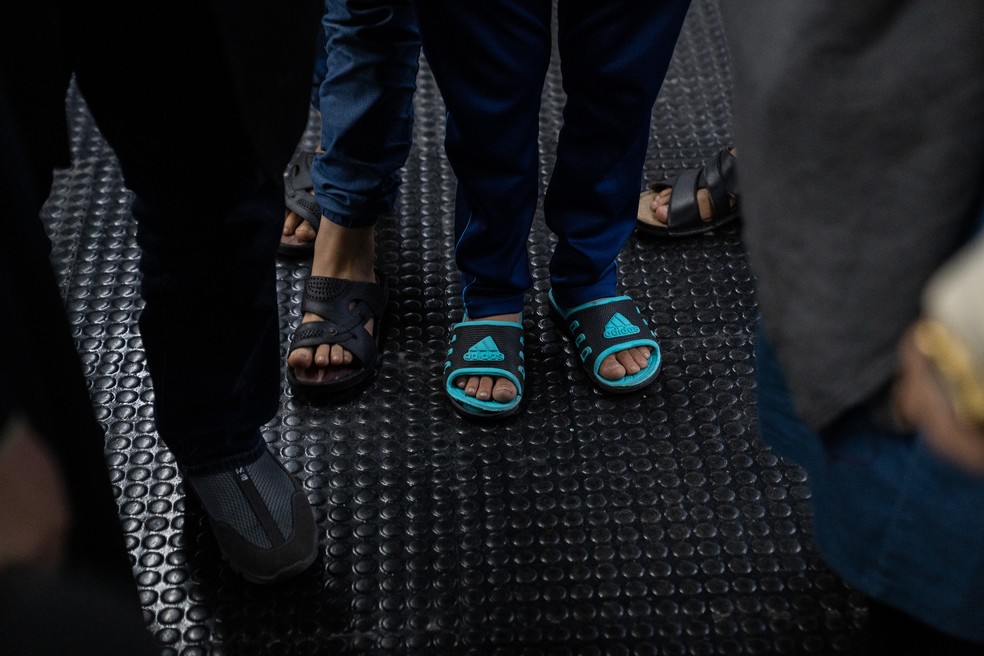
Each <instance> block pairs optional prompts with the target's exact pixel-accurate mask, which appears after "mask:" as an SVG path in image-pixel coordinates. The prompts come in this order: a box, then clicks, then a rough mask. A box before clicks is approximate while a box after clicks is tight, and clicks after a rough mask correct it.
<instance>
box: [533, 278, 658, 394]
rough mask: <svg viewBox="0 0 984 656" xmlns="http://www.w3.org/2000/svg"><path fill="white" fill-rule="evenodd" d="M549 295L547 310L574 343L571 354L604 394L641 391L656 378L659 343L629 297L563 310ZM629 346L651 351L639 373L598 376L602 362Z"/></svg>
mask: <svg viewBox="0 0 984 656" xmlns="http://www.w3.org/2000/svg"><path fill="white" fill-rule="evenodd" d="M549 296H550V305H551V307H552V308H553V309H554V311H555V312H556V313H557V314H559V315H560V320H561V321H560V323H561V326H563V328H564V330H565V331H566V332H567V334H568V336H569V337H570V338H571V339H572V340H573V341H574V352H575V353H577V354H578V357H579V358H580V359H581V364H582V365H584V369H585V371H587V372H588V376H589V377H590V378H591V380H592V381H593V382H594V383H595V385H597V386H598V387H600V388H601V389H603V390H604V391H606V392H615V393H616V394H624V393H627V392H634V391H636V390H638V389H642V388H643V387H645V386H646V385H648V384H650V383H651V382H653V381H654V380H655V379H656V374H657V373H659V366H660V362H661V357H660V350H659V344H657V343H656V335H655V333H653V331H652V329H651V328H650V327H649V322H648V321H647V320H646V319H644V318H643V316H642V312H640V311H639V308H638V306H637V305H636V304H635V301H633V300H632V299H631V298H630V297H628V296H612V297H610V298H602V299H599V300H597V301H591V302H590V303H584V304H582V305H578V306H576V307H573V308H570V309H569V310H564V309H561V307H560V306H559V305H558V304H557V301H556V299H555V298H554V295H553V291H552V290H551V292H550V295H549ZM633 346H649V347H651V348H652V352H651V353H650V354H649V362H648V363H647V364H646V366H645V368H644V369H642V371H639V372H638V373H634V374H628V375H626V376H625V377H623V378H620V379H619V380H608V379H607V378H602V377H601V376H600V375H599V374H598V370H599V369H600V368H601V361H602V360H604V359H605V358H606V357H608V356H609V355H611V354H612V353H617V352H619V351H624V350H625V349H628V348H632V347H633Z"/></svg>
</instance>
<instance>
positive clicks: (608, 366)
mask: <svg viewBox="0 0 984 656" xmlns="http://www.w3.org/2000/svg"><path fill="white" fill-rule="evenodd" d="M598 375H599V376H601V377H602V378H605V379H608V380H619V379H621V378H625V367H623V366H622V365H621V363H620V362H619V361H618V360H617V359H616V358H615V356H614V355H609V356H608V357H607V358H605V359H604V360H602V361H601V366H600V367H598Z"/></svg>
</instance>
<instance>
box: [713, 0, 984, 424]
mask: <svg viewBox="0 0 984 656" xmlns="http://www.w3.org/2000/svg"><path fill="white" fill-rule="evenodd" d="M722 4H723V5H724V6H723V10H724V14H725V19H726V20H725V28H726V30H727V33H728V37H729V42H730V44H731V48H732V54H733V58H734V72H735V101H736V103H735V108H736V111H735V133H736V136H737V145H738V151H739V152H738V158H739V161H740V164H739V170H740V175H741V181H742V187H743V197H742V204H743V207H744V213H745V221H746V226H745V240H746V246H747V249H748V254H749V259H750V263H751V266H752V269H753V271H754V272H755V274H756V277H757V279H758V299H759V306H760V308H761V311H762V316H763V321H764V328H765V331H766V334H767V335H768V337H769V340H770V341H771V343H772V345H773V347H774V348H775V351H776V353H777V357H778V360H779V363H780V365H781V366H782V369H783V371H784V373H785V375H786V378H787V382H788V384H789V386H790V389H791V391H792V393H793V398H794V400H795V404H796V409H797V412H798V414H799V415H800V417H801V418H802V419H803V420H804V421H805V422H806V423H808V424H809V425H810V426H811V427H813V428H815V429H819V428H822V427H824V426H826V425H828V424H829V423H830V422H832V421H833V420H834V419H836V418H837V417H838V416H839V415H841V413H843V412H844V411H845V410H846V409H848V408H850V407H852V406H854V405H856V404H858V403H861V402H863V401H865V400H868V399H871V398H873V396H874V395H876V394H877V393H878V392H879V391H880V390H883V389H885V388H886V386H887V385H888V383H890V381H891V378H892V376H893V374H894V371H895V368H896V345H897V343H898V340H899V338H900V337H901V335H902V333H903V332H904V331H905V329H906V328H907V326H908V325H909V324H910V323H911V322H912V321H913V320H914V319H915V318H916V316H917V314H918V311H919V302H920V292H921V290H922V288H923V286H924V284H925V283H926V281H927V279H928V278H929V277H930V275H931V274H932V272H933V271H934V270H936V269H937V268H938V267H939V266H940V265H941V263H942V262H943V261H945V260H946V259H947V258H948V257H949V256H950V255H951V254H952V253H953V251H954V250H955V248H956V247H957V245H958V244H959V243H961V241H963V240H966V238H967V234H968V232H967V231H968V230H969V227H970V226H971V225H972V224H973V222H974V219H975V218H976V216H977V212H978V210H979V207H980V198H981V197H980V191H981V189H982V179H984V178H982V173H984V2H980V1H979V0H947V2H940V1H939V0H865V2H829V1H828V0H723V2H722ZM982 293H984V292H982Z"/></svg>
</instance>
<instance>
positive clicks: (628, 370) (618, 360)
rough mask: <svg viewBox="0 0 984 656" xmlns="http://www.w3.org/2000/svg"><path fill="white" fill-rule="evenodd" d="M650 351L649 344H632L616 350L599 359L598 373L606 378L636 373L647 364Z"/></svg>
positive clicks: (618, 378) (612, 378)
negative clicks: (621, 349) (629, 346)
mask: <svg viewBox="0 0 984 656" xmlns="http://www.w3.org/2000/svg"><path fill="white" fill-rule="evenodd" d="M652 351H653V349H652V348H651V347H649V346H633V347H632V348H627V349H625V350H624V351H616V352H615V353H612V354H611V355H609V356H608V357H606V358H605V359H604V360H602V361H601V366H600V367H599V368H598V375H599V376H601V377H602V378H604V379H606V380H621V379H622V378H625V377H626V376H631V375H633V374H637V373H639V372H640V371H642V370H643V369H645V368H646V365H647V364H649V355H650V353H652Z"/></svg>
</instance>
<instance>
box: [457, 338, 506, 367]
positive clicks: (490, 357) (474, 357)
mask: <svg viewBox="0 0 984 656" xmlns="http://www.w3.org/2000/svg"><path fill="white" fill-rule="evenodd" d="M463 358H464V359H465V360H467V361H468V362H501V361H503V360H505V359H506V356H504V355H503V354H502V352H501V351H499V347H498V346H496V343H495V340H493V339H492V337H486V338H485V339H483V340H482V341H480V342H478V343H477V344H475V345H474V346H472V347H471V348H470V349H468V351H467V352H466V353H465V355H464V356H463Z"/></svg>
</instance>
